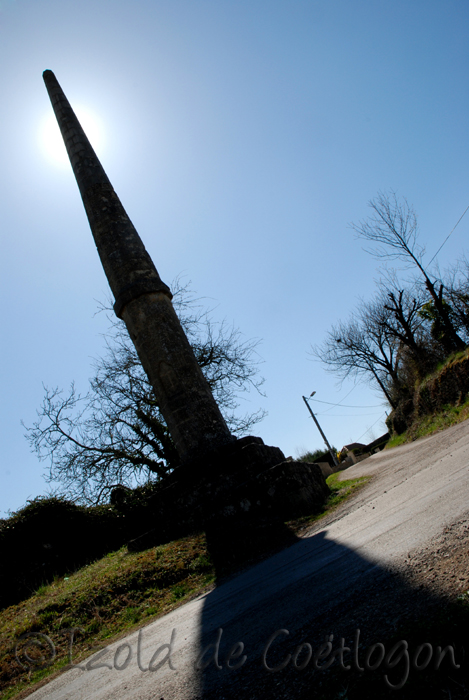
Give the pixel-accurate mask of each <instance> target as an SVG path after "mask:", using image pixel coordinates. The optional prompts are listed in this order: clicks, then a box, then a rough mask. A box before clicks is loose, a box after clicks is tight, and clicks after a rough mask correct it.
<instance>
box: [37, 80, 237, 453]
mask: <svg viewBox="0 0 469 700" xmlns="http://www.w3.org/2000/svg"><path fill="white" fill-rule="evenodd" d="M43 78H44V82H45V84H46V87H47V91H48V93H49V97H50V100H51V103H52V107H53V109H54V112H55V116H56V117H57V121H58V123H59V127H60V130H61V132H62V137H63V139H64V142H65V146H66V148H67V152H68V155H69V158H70V162H71V164H72V168H73V172H74V174H75V178H76V181H77V184H78V187H79V189H80V193H81V197H82V199H83V204H84V205H85V210H86V214H87V216H88V221H89V223H90V227H91V231H92V233H93V237H94V241H95V243H96V247H97V249H98V253H99V257H100V258H101V263H102V265H103V268H104V272H105V273H106V277H107V279H108V282H109V286H110V287H111V290H112V292H113V294H114V298H115V304H114V310H115V312H116V314H117V316H118V317H119V318H121V319H123V321H124V322H125V324H126V326H127V329H128V331H129V334H130V337H131V338H132V341H133V342H134V345H135V348H136V350H137V353H138V356H139V358H140V361H141V363H142V365H143V368H144V369H145V372H146V373H147V375H148V377H149V379H150V382H151V384H152V386H153V389H154V392H155V396H156V399H157V401H158V406H159V408H160V410H161V413H162V414H163V417H164V419H165V421H166V423H167V426H168V429H169V432H170V434H171V437H172V439H173V441H174V443H175V446H176V449H177V452H178V454H179V456H180V458H181V461H182V462H189V461H192V460H196V459H198V458H199V457H201V456H202V455H203V454H205V453H207V452H211V451H212V450H214V449H216V448H218V447H220V446H221V445H224V444H226V443H228V442H231V441H233V440H234V438H233V436H232V435H231V434H230V432H229V430H228V427H227V425H226V423H225V420H224V418H223V416H222V415H221V413H220V409H219V408H218V405H217V403H216V402H215V399H214V398H213V395H212V393H211V391H210V387H209V386H208V383H207V381H206V379H205V377H204V376H203V374H202V372H201V370H200V367H199V365H198V363H197V360H196V359H195V356H194V353H193V350H192V348H191V346H190V344H189V342H188V340H187V338H186V335H185V333H184V331H183V329H182V327H181V324H180V322H179V319H178V317H177V315H176V312H175V311H174V308H173V305H172V303H171V292H170V290H169V287H168V286H167V285H166V284H165V283H164V282H163V281H162V280H161V278H160V276H159V274H158V272H157V270H156V268H155V266H154V264H153V261H152V260H151V258H150V256H149V255H148V253H147V251H146V250H145V246H144V245H143V243H142V240H141V238H140V236H139V235H138V233H137V231H136V230H135V228H134V226H133V224H132V222H131V221H130V219H129V217H128V216H127V214H126V212H125V210H124V207H123V206H122V204H121V202H120V200H119V198H118V196H117V194H116V193H115V192H114V189H113V187H112V185H111V183H110V181H109V179H108V177H107V175H106V173H105V172H104V169H103V167H102V165H101V163H100V162H99V160H98V158H97V156H96V154H95V152H94V151H93V149H92V147H91V144H90V143H89V141H88V139H87V137H86V135H85V133H84V131H83V129H82V128H81V126H80V124H79V122H78V119H77V118H76V116H75V114H74V112H73V110H72V108H71V106H70V104H69V102H68V100H67V98H66V97H65V95H64V93H63V91H62V89H61V87H60V85H59V83H58V82H57V79H56V77H55V75H54V74H53V73H52V71H50V70H46V71H44V73H43Z"/></svg>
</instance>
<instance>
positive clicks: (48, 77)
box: [42, 69, 57, 80]
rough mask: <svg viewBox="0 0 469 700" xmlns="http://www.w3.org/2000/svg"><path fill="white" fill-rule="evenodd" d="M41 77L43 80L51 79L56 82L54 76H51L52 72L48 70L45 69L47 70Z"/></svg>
mask: <svg viewBox="0 0 469 700" xmlns="http://www.w3.org/2000/svg"><path fill="white" fill-rule="evenodd" d="M42 77H43V78H44V80H50V79H51V78H52V79H53V80H57V78H56V77H55V75H54V74H53V72H52V71H51V70H49V69H47V70H45V71H44V72H43V74H42Z"/></svg>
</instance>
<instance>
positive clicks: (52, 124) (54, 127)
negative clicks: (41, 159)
mask: <svg viewBox="0 0 469 700" xmlns="http://www.w3.org/2000/svg"><path fill="white" fill-rule="evenodd" d="M75 114H76V115H77V117H78V121H79V122H80V124H81V125H82V127H83V130H84V132H85V134H86V135H87V137H88V139H89V141H90V143H91V145H92V146H93V148H94V149H95V151H96V152H97V154H98V155H101V154H102V150H103V142H104V138H103V128H102V126H101V123H100V120H99V118H98V117H96V116H95V115H94V114H93V113H92V112H91V111H90V110H89V109H86V108H83V107H77V108H75ZM39 146H40V149H41V151H42V153H43V155H44V156H45V157H46V158H47V160H49V161H50V162H51V163H53V164H54V165H57V166H59V167H65V166H69V160H68V155H67V151H66V149H65V145H64V142H63V139H62V134H61V133H60V129H59V125H58V124H57V120H56V118H55V115H54V113H53V112H51V113H50V114H48V115H47V116H46V117H44V119H43V120H42V123H41V125H40V127H39Z"/></svg>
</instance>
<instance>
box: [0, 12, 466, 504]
mask: <svg viewBox="0 0 469 700" xmlns="http://www.w3.org/2000/svg"><path fill="white" fill-rule="evenodd" d="M468 20H469V6H468V4H467V2H465V1H463V0H456V1H452V0H444V1H443V0H441V1H432V0H425V1H423V0H413V2H408V0H406V1H400V0H393V2H389V1H385V0H289V1H288V2H287V0H249V1H247V0H246V1H245V0H152V1H145V0H134V1H133V2H132V3H129V2H121V1H120V0H113V1H112V2H110V0H81V1H80V2H79V3H77V2H76V1H75V2H72V0H16V1H12V0H9V1H8V0H0V57H1V65H2V68H3V70H2V93H3V99H2V100H1V101H0V115H1V123H2V130H1V133H0V141H1V152H2V167H1V169H0V178H1V199H2V206H1V212H2V223H3V227H2V228H3V254H2V257H1V263H0V264H1V276H0V283H1V286H2V299H3V304H2V309H1V315H2V330H3V333H2V363H1V372H2V378H1V380H2V399H3V400H2V407H1V418H0V426H1V444H2V450H1V460H0V483H1V490H0V514H1V513H2V512H3V513H4V512H5V511H7V510H8V509H10V510H15V509H17V508H19V507H21V506H22V505H23V504H24V503H25V501H26V499H28V498H32V497H34V496H36V495H38V494H41V493H44V492H45V491H46V489H47V485H46V483H45V481H44V479H43V478H42V474H43V473H44V471H46V470H47V466H48V465H47V463H40V462H39V461H38V459H37V457H36V456H35V455H34V454H31V453H30V451H29V446H28V444H27V442H26V440H25V439H24V437H23V433H24V428H23V427H22V426H21V423H20V421H21V419H23V420H24V421H25V423H26V424H27V425H28V424H29V425H30V424H31V423H32V422H33V421H34V419H35V411H36V409H37V408H38V407H39V405H40V403H41V400H42V396H43V388H42V384H43V383H44V384H45V385H47V386H50V387H53V386H59V387H64V388H67V387H68V386H69V385H70V383H71V381H72V380H75V382H76V384H77V388H78V389H79V390H81V391H82V392H85V391H86V388H87V381H88V378H89V377H90V376H91V371H92V370H91V361H92V358H93V357H96V356H99V355H100V354H101V353H102V349H103V345H104V342H103V338H102V334H103V333H104V332H105V331H106V328H107V323H106V319H105V318H104V316H103V315H102V314H98V315H96V310H97V306H98V302H99V301H106V299H107V298H108V297H109V289H108V287H107V282H106V279H105V276H104V273H103V271H102V268H101V266H100V263H99V259H98V256H97V254H96V250H95V248H94V244H93V241H92V238H91V234H90V231H89V228H88V224H87V220H86V217H85V213H84V210H83V206H82V203H81V199H80V196H79V193H78V189H77V186H76V184H75V181H74V178H73V174H72V171H71V168H70V166H69V165H67V164H65V165H61V164H59V163H57V162H56V161H55V159H54V158H53V157H52V155H51V150H50V146H49V145H48V144H46V143H45V140H44V136H43V135H42V133H43V131H42V130H43V125H44V121H45V120H46V121H47V119H49V118H50V115H51V112H52V110H51V107H50V103H49V99H48V96H47V93H46V90H45V87H44V84H43V81H42V77H41V76H42V72H43V70H45V69H51V70H53V71H54V72H55V74H56V76H57V78H58V80H59V82H60V83H61V85H62V87H63V89H64V91H65V93H66V95H67V97H68V98H69V100H70V101H71V103H72V105H73V106H74V107H75V108H77V112H78V113H79V110H78V107H80V108H81V109H82V110H85V113H86V112H88V113H91V115H94V117H93V118H94V126H96V125H97V127H98V132H97V133H98V136H97V137H96V142H95V147H96V150H97V152H98V155H99V157H100V159H101V161H102V163H103V165H104V168H105V169H106V171H107V173H108V175H109V177H110V179H111V182H112V183H113V185H114V187H115V189H116V191H117V193H118V194H119V196H120V198H121V200H122V202H123V204H124V206H125V208H126V210H127V212H128V213H129V215H130V217H131V219H132V220H133V222H134V224H135V225H136V227H137V230H138V231H139V233H140V235H141V237H142V239H143V241H144V243H145V245H146V247H147V249H148V250H149V252H150V254H151V255H152V257H153V259H154V262H155V264H156V266H157V268H158V271H159V272H160V275H161V277H162V278H163V280H165V281H166V282H167V283H171V281H172V280H173V279H174V278H175V277H176V276H178V275H182V276H183V277H184V278H185V279H186V280H191V282H192V287H193V288H194V289H195V290H196V291H197V293H198V295H199V296H202V297H206V298H207V305H209V306H211V307H214V309H215V311H214V316H215V317H218V318H220V319H222V318H226V319H227V320H228V321H229V322H232V323H234V324H235V325H236V326H238V327H239V328H240V329H241V331H242V332H243V333H244V334H245V336H246V338H251V337H257V338H260V339H262V344H261V345H260V348H259V352H260V355H261V357H262V359H263V361H264V362H263V364H262V374H263V375H264V376H265V378H266V382H265V391H266V394H267V397H266V398H265V399H264V398H262V397H259V396H257V395H255V394H254V395H250V396H249V401H248V402H247V403H245V405H244V406H243V408H245V409H250V408H252V409H253V410H255V409H257V408H259V407H262V408H265V409H266V410H267V411H268V413H269V415H268V417H267V418H266V419H265V420H264V421H263V423H261V424H260V425H259V426H257V429H256V433H257V434H259V435H260V436H261V437H262V438H263V439H264V441H265V442H266V443H267V444H271V445H277V446H279V447H280V448H281V449H283V451H284V452H285V453H286V454H287V455H293V456H296V454H297V451H298V450H300V451H301V449H303V448H304V449H315V448H317V447H321V446H322V441H321V438H320V436H319V434H318V432H317V430H316V428H315V426H314V424H313V422H312V420H311V418H310V417H309V416H308V413H307V411H306V408H305V406H304V403H303V401H302V399H301V396H302V395H303V394H309V393H311V391H312V390H316V392H317V393H316V396H315V398H317V399H319V400H323V401H330V402H333V403H334V402H339V401H344V397H345V396H346V395H347V394H348V393H349V392H351V393H350V394H349V396H348V397H347V399H346V400H345V401H344V403H346V404H352V405H358V406H374V408H370V409H368V408H367V409H361V410H359V409H347V410H345V409H343V408H342V409H338V408H336V409H332V410H329V411H328V412H327V413H324V414H323V415H320V416H319V419H320V422H321V425H322V427H323V429H324V431H325V433H326V435H327V436H328V439H329V441H331V442H332V443H334V444H335V445H336V446H337V447H341V446H342V445H343V444H344V443H347V442H351V441H355V440H358V439H360V438H361V439H362V440H366V439H367V437H368V438H370V439H372V438H373V437H376V436H377V435H379V434H380V433H381V432H383V431H384V424H383V420H382V418H383V417H384V411H385V406H384V405H382V398H381V397H380V395H379V394H378V393H377V392H375V391H373V390H372V389H371V388H370V387H367V386H365V385H357V386H356V387H355V388H354V387H353V384H350V383H349V384H347V383H344V384H343V385H342V387H340V386H338V384H337V379H336V378H334V377H333V376H331V375H330V374H327V373H326V372H325V371H324V369H323V367H322V366H321V365H320V364H319V363H317V362H313V361H312V360H311V358H310V357H309V356H308V351H309V349H310V346H311V344H312V343H318V342H321V340H322V339H323V338H324V335H325V333H326V331H327V330H328V328H329V327H330V326H331V325H332V324H333V323H335V322H337V321H338V320H339V319H347V317H348V316H349V314H350V313H351V312H352V311H353V309H354V308H355V307H356V305H357V303H358V301H359V299H360V298H362V297H363V298H365V299H366V298H369V297H370V296H371V295H372V294H373V290H374V284H375V283H374V280H375V279H376V278H377V277H378V276H379V271H378V269H377V263H376V262H375V261H374V260H373V259H372V258H371V257H370V256H369V255H367V254H366V253H365V252H364V251H363V250H362V247H361V244H360V242H359V241H357V240H356V239H355V237H354V234H353V232H352V231H351V229H350V227H349V224H350V222H352V221H357V220H359V219H362V218H363V217H365V216H366V215H367V202H368V201H369V200H370V199H371V198H372V197H373V196H374V195H375V194H376V193H377V192H378V191H379V190H389V189H391V188H392V189H394V190H396V191H397V192H398V193H399V194H400V195H404V196H406V197H407V199H408V200H409V202H410V203H411V204H413V206H414V207H415V209H416V211H417V213H418V215H419V222H420V228H421V241H422V242H423V243H424V244H425V246H426V248H427V251H428V259H429V258H430V257H431V256H432V255H433V254H434V253H435V252H436V250H437V249H438V247H439V246H440V245H441V243H442V242H443V240H444V238H445V237H446V236H447V235H448V233H449V232H450V230H451V229H452V228H453V226H454V224H455V223H456V221H457V220H458V219H459V217H460V216H461V214H462V213H463V211H464V210H465V208H466V206H467V205H468V204H469V188H468V178H467V163H468V140H467V119H468V115H469V100H468V89H469V88H468V82H467V74H468V68H469V61H468V43H467V27H468ZM468 217H469V215H468ZM468 226H469V218H464V219H463V220H462V222H461V223H460V224H459V226H458V228H457V229H456V230H455V232H454V233H453V234H452V236H451V238H450V239H449V241H448V242H447V243H446V244H445V246H444V247H443V249H442V251H441V253H440V254H439V256H438V260H439V263H440V265H441V266H442V267H445V265H447V264H449V263H450V262H452V261H453V260H455V259H456V258H457V257H458V256H460V255H461V254H462V252H463V250H464V246H465V238H466V235H467V229H468ZM315 406H316V409H317V410H318V414H321V413H322V411H323V410H324V409H325V408H328V407H327V406H325V405H321V404H315ZM373 424H374V426H373ZM371 426H373V427H371ZM370 428H371V430H370ZM367 431H368V432H367Z"/></svg>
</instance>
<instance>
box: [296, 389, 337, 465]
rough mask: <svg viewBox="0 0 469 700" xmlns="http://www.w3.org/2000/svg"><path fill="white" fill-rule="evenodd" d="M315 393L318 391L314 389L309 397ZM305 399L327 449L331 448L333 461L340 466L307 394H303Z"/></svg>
mask: <svg viewBox="0 0 469 700" xmlns="http://www.w3.org/2000/svg"><path fill="white" fill-rule="evenodd" d="M315 393H316V392H315V391H313V392H312V394H311V395H310V397H309V398H311V396H314V394H315ZM303 401H304V402H305V404H306V406H307V408H308V411H309V412H310V413H311V418H312V419H313V421H314V422H315V423H316V425H317V427H318V430H319V432H320V433H321V435H322V439H323V440H324V442H325V443H326V446H327V449H328V450H329V454H330V455H331V457H332V461H333V462H334V465H335V466H336V467H338V466H339V462H338V459H337V456H336V455H335V454H334V451H333V449H332V447H331V446H330V445H329V443H328V442H327V438H326V436H325V435H324V433H323V432H322V429H321V426H320V425H319V423H318V419H317V418H316V416H315V415H314V413H313V411H312V410H311V406H310V405H309V403H308V399H307V398H306V396H303Z"/></svg>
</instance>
